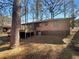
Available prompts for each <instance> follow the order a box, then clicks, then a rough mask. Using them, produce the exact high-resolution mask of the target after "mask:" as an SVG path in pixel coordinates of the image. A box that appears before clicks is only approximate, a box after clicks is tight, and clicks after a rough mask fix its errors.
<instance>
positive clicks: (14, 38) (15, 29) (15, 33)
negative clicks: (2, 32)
mask: <svg viewBox="0 0 79 59" xmlns="http://www.w3.org/2000/svg"><path fill="white" fill-rule="evenodd" d="M20 3H21V0H14V1H13V12H12V28H11V39H10V40H11V41H10V47H17V46H19V39H20V37H19V30H20V19H21V18H20V12H21V8H20Z"/></svg>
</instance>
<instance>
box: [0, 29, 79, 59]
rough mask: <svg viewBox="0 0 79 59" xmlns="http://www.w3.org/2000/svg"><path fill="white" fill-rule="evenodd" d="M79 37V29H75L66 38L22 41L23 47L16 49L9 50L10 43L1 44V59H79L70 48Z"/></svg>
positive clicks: (37, 38) (43, 37) (57, 37)
mask: <svg viewBox="0 0 79 59" xmlns="http://www.w3.org/2000/svg"><path fill="white" fill-rule="evenodd" d="M77 33H78V34H77ZM75 35H76V37H75ZM78 35H79V32H78V29H74V30H71V35H68V36H67V37H66V38H61V37H60V36H35V37H30V38H28V39H24V40H23V39H22V40H23V41H22V42H21V46H19V47H17V48H15V49H9V48H8V47H9V43H5V44H1V45H0V59H79V53H78V51H75V50H74V49H72V48H71V46H70V45H71V42H72V41H74V40H75V39H78ZM3 37H5V36H3ZM1 38H2V37H1ZM7 39H8V38H7ZM3 41H5V40H4V39H3Z"/></svg>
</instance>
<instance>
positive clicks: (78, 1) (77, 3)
mask: <svg viewBox="0 0 79 59" xmlns="http://www.w3.org/2000/svg"><path fill="white" fill-rule="evenodd" d="M0 1H1V0H0ZM74 1H75V4H76V5H77V8H78V9H79V0H74ZM7 10H8V9H7ZM62 17H63V14H61V15H58V16H56V18H62ZM78 18H79V17H78ZM22 19H24V17H23V18H22ZM22 21H23V20H22ZM31 21H33V20H32V18H31V17H30V15H29V22H31Z"/></svg>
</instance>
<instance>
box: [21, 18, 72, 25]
mask: <svg viewBox="0 0 79 59" xmlns="http://www.w3.org/2000/svg"><path fill="white" fill-rule="evenodd" d="M70 19H72V18H56V19H47V20H43V21H37V22H30V23H23V24H22V25H29V24H34V23H43V22H51V21H59V20H67V21H68V20H70Z"/></svg>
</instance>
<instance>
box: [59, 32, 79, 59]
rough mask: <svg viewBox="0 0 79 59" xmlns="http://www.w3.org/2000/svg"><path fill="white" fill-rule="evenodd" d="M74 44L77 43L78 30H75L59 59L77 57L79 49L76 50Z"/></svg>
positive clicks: (76, 58) (78, 37)
mask: <svg viewBox="0 0 79 59" xmlns="http://www.w3.org/2000/svg"><path fill="white" fill-rule="evenodd" d="M74 44H79V31H78V32H76V34H75V35H74V37H73V39H72V41H71V43H70V44H69V45H68V46H67V47H66V48H65V49H63V50H62V52H61V54H60V58H59V59H79V51H78V50H76V47H74ZM78 49H79V48H78Z"/></svg>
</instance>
